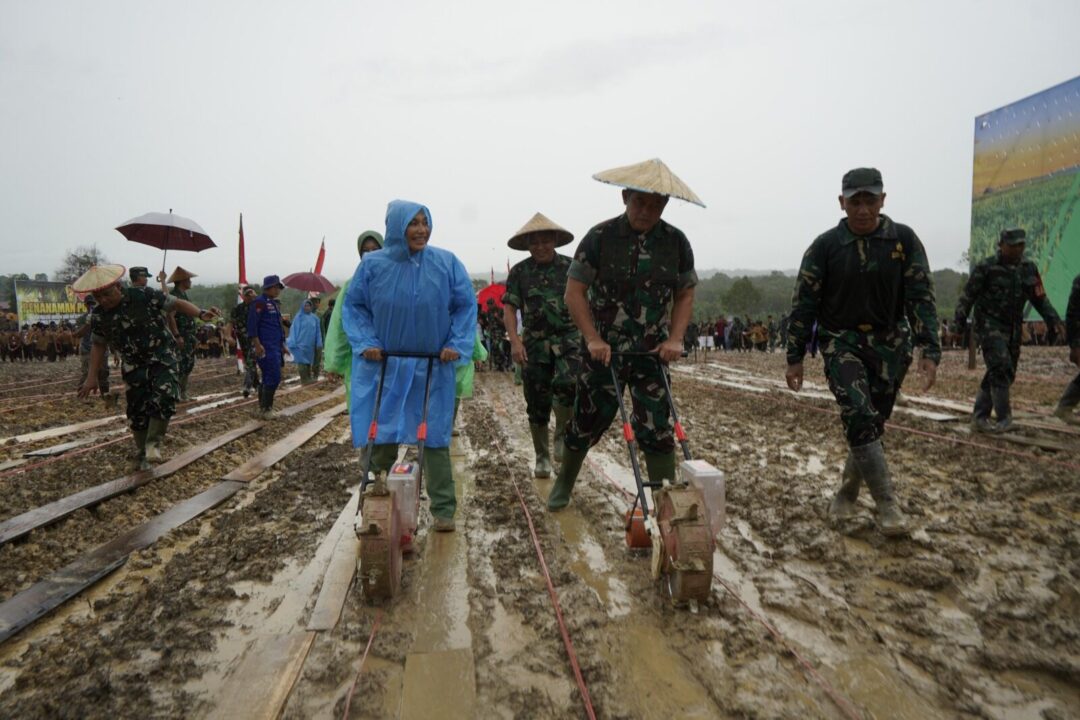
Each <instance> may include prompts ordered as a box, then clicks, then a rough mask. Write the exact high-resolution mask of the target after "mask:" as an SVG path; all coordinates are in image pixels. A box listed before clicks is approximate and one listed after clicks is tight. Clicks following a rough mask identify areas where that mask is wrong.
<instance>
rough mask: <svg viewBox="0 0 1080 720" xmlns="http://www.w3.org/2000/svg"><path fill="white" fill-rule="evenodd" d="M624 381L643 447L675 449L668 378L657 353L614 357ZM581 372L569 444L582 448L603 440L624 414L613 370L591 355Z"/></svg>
mask: <svg viewBox="0 0 1080 720" xmlns="http://www.w3.org/2000/svg"><path fill="white" fill-rule="evenodd" d="M611 361H612V363H615V364H616V365H617V369H618V374H619V384H620V385H621V386H622V387H624V388H629V389H630V404H631V413H630V426H631V427H632V428H633V430H634V435H635V436H636V437H637V441H638V444H639V445H640V446H641V449H642V450H644V451H645V452H648V453H670V452H672V451H674V449H675V433H674V430H673V427H672V424H671V411H670V410H669V409H668V401H667V398H666V397H664V381H663V379H662V378H661V377H660V368H659V366H658V365H657V363H656V360H655V359H654V358H652V357H626V358H612V360H611ZM582 367H583V372H582V373H581V374H580V375H579V376H578V381H577V394H576V397H575V399H574V417H573V419H572V420H571V421H570V424H569V427H568V428H567V430H566V440H565V443H566V447H567V448H569V449H570V450H574V451H577V452H582V451H584V450H588V449H589V448H590V447H592V446H593V445H595V444H596V443H598V442H600V438H601V437H603V435H604V432H605V431H606V430H607V429H608V427H610V426H611V422H612V420H614V419H615V416H616V415H617V414H618V412H619V404H618V398H617V397H616V396H615V383H614V382H613V381H612V379H611V368H608V367H604V366H603V365H601V364H600V363H597V362H594V361H593V360H592V359H591V358H586V359H585V360H584V361H583V362H582Z"/></svg>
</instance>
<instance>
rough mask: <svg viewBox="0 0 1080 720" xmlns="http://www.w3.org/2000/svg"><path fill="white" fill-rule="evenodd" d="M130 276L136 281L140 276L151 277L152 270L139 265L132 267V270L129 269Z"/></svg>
mask: <svg viewBox="0 0 1080 720" xmlns="http://www.w3.org/2000/svg"><path fill="white" fill-rule="evenodd" d="M128 277H130V278H131V280H132V281H133V282H134V281H135V280H138V279H139V278H144V277H146V278H148V277H150V271H149V270H147V269H146V268H144V267H141V266H138V265H137V266H135V267H133V268H131V269H130V270H128Z"/></svg>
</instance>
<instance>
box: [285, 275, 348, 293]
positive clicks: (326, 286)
mask: <svg viewBox="0 0 1080 720" xmlns="http://www.w3.org/2000/svg"><path fill="white" fill-rule="evenodd" d="M281 284H282V285H284V286H285V287H288V288H292V289H294V290H306V291H307V292H315V293H330V292H334V291H335V290H337V288H336V287H334V283H332V282H330V281H329V280H327V279H326V278H325V277H324V276H322V275H320V274H319V273H314V272H300V273H293V274H292V275H286V276H285V277H284V278H282V280H281Z"/></svg>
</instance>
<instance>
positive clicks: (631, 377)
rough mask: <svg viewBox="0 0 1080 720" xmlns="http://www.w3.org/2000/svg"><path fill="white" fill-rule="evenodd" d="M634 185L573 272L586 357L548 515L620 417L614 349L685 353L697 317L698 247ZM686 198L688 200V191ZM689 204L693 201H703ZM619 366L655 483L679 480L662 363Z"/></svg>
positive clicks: (634, 360) (672, 355)
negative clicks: (692, 320) (690, 327)
mask: <svg viewBox="0 0 1080 720" xmlns="http://www.w3.org/2000/svg"><path fill="white" fill-rule="evenodd" d="M652 163H659V161H649V162H647V163H642V164H641V165H640V166H635V167H636V168H641V169H644V170H646V171H647V170H648V166H649V165H650V164H652ZM663 169H664V171H665V174H666V176H667V177H671V178H673V179H674V180H676V181H677V182H678V183H679V185H680V186H681V187H685V186H683V185H682V182H681V181H678V180H677V179H675V178H674V176H673V175H672V174H671V173H670V171H669V170H667V168H666V167H664V168H663ZM598 179H602V178H598ZM643 179H645V180H648V178H647V177H645V178H643ZM612 182H613V184H621V183H616V182H614V181H612ZM627 184H630V183H627ZM634 184H635V185H637V187H639V188H642V189H637V190H635V189H627V190H624V191H623V193H622V199H623V203H624V205H625V207H626V211H625V212H624V213H623V214H622V215H619V216H618V217H616V218H612V219H611V220H606V221H604V222H602V223H600V224H599V225H597V226H595V227H593V228H592V229H591V230H589V232H588V233H587V234H586V235H585V237H584V238H582V240H581V242H580V243H579V244H578V247H577V250H576V251H575V253H574V261H573V262H572V263H571V265H570V270H569V273H568V279H567V281H566V305H567V307H568V308H569V310H570V316H571V317H572V318H573V320H574V324H576V325H577V326H578V329H579V330H581V333H582V335H583V337H584V341H585V343H586V349H587V354H586V355H585V356H584V362H583V371H582V372H581V374H580V375H579V377H578V383H577V391H576V396H575V403H574V415H573V418H572V420H571V421H570V424H569V427H568V429H567V431H566V439H565V450H564V453H563V461H562V465H561V466H560V468H559V473H558V476H557V477H556V479H555V483H554V485H553V487H552V489H551V493H550V494H549V495H548V500H547V507H548V509H549V510H559V509H561V508H563V507H566V505H567V504H569V502H570V494H571V492H572V491H573V488H574V483H575V482H576V480H577V476H578V473H579V472H580V471H581V466H582V464H583V463H584V462H585V457H586V455H587V453H588V450H589V448H590V447H592V446H593V445H595V444H596V443H597V442H599V441H600V438H601V437H602V436H603V434H604V432H605V431H606V430H607V429H608V427H609V426H610V425H611V422H612V420H614V419H615V414H616V413H617V412H618V398H617V397H616V396H615V386H614V382H613V380H612V377H611V370H610V369H609V365H610V363H611V362H612V352H613V351H615V352H634V353H656V355H658V356H659V359H660V360H661V361H662V362H664V363H668V362H671V361H673V360H675V359H676V358H678V357H680V356H681V355H682V352H683V338H684V337H685V334H686V327H687V325H688V324H689V322H690V317H691V315H692V314H693V308H694V287H695V286H696V285H697V273H696V272H695V270H694V253H693V250H692V249H691V247H690V242H689V241H688V240H687V239H686V236H685V235H684V234H683V233H682V231H681V230H679V229H678V228H676V227H674V226H672V225H669V224H668V223H666V222H664V221H663V220H661V219H660V217H661V215H662V214H663V212H664V208H665V207H666V205H667V201H668V199H669V196H670V193H665V194H661V193H660V192H656V191H655V190H656V188H655V187H645V185H646V184H647V183H645V182H642V183H634ZM685 192H686V193H690V191H689V188H686V189H685ZM690 195H691V196H692V193H690ZM693 197H694V198H695V200H692V202H698V203H699V204H700V201H697V200H696V196H693ZM617 369H618V375H619V379H620V384H621V385H623V386H624V387H628V388H629V389H630V399H631V404H632V418H631V426H632V428H633V431H634V433H635V435H636V437H637V441H638V443H639V444H640V446H641V449H642V451H643V453H644V456H645V466H646V470H647V473H648V477H649V481H650V482H662V481H663V480H665V479H666V480H672V481H673V480H675V439H674V434H673V429H672V424H671V417H670V411H669V409H668V404H667V399H666V398H665V397H664V384H663V381H662V378H661V375H660V373H661V372H662V370H661V368H660V365H659V364H658V363H657V361H656V357H653V356H636V357H635V356H623V357H621V358H617Z"/></svg>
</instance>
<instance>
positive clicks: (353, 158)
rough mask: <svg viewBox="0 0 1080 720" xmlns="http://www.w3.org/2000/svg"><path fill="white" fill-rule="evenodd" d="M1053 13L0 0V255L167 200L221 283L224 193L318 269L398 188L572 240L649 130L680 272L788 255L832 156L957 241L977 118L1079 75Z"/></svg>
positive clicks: (448, 233) (474, 234)
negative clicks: (681, 240) (671, 184)
mask: <svg viewBox="0 0 1080 720" xmlns="http://www.w3.org/2000/svg"><path fill="white" fill-rule="evenodd" d="M1077 28H1080V2H1077V1H1076V0H1061V1H1060V2H1058V1H1053V0H1043V1H1041V2H1038V3H1022V2H1016V0H1012V1H1011V2H1010V1H1004V2H997V1H995V2H953V1H949V2H944V1H940V0H939V1H937V2H906V3H897V2H860V3H852V2H843V3H841V2H823V1H821V0H818V1H817V2H798V1H792V2H782V3H781V2H776V3H767V2H762V3H720V2H677V1H672V0H669V1H668V2H665V3H657V2H631V1H629V0H618V1H615V2H588V1H586V0H577V1H576V2H552V1H550V0H549V1H547V2H542V3H516V2H505V1H502V2H471V1H470V2H445V0H444V1H442V2H431V3H415V2H404V1H403V2H396V3H389V2H386V3H370V2H357V1H355V0H353V1H350V2H310V3H287V4H286V3H274V2H266V1H262V0H260V1H259V2H239V1H232V0H230V1H229V2H183V3H179V2H173V3H165V2H151V1H147V0H136V1H132V2H122V3H121V2H110V1H108V0H99V1H97V2H65V3H60V2H49V1H48V0H39V1H36V2H20V1H18V0H0V168H2V171H0V219H2V222H0V233H2V247H3V252H2V260H0V273H2V274H9V273H13V272H26V273H31V274H32V273H34V272H48V273H49V274H50V276H51V275H52V272H53V271H54V270H55V269H56V267H57V266H58V265H59V264H60V261H61V259H62V257H63V255H64V253H65V252H66V251H67V250H68V249H70V248H73V247H75V246H77V245H80V244H90V243H96V244H97V245H98V246H99V248H100V249H101V250H103V251H104V252H105V254H106V255H107V256H108V258H109V259H110V260H112V261H114V262H120V263H123V264H124V265H128V266H131V265H140V264H142V265H149V266H151V267H154V266H155V264H156V265H157V266H158V267H160V264H161V253H160V251H157V250H153V249H151V248H147V247H145V246H141V245H135V244H131V243H128V242H126V241H125V240H124V238H123V237H122V236H121V235H120V234H119V233H117V232H116V231H115V230H114V229H113V228H115V227H116V226H117V225H119V224H121V223H122V222H123V221H125V220H127V219H130V218H132V217H134V216H137V215H141V214H143V213H146V212H150V211H162V212H164V211H168V210H169V208H173V209H174V210H175V212H176V213H178V214H180V215H184V216H186V217H190V218H192V219H194V220H195V221H196V222H198V223H199V224H200V225H202V226H203V227H204V228H205V229H206V230H207V231H208V232H209V233H210V235H211V236H212V237H213V238H214V240H215V241H216V242H217V244H218V246H219V247H218V248H217V249H215V250H210V251H206V252H203V253H200V254H197V255H196V254H191V253H171V254H170V256H169V267H170V269H171V268H172V267H173V266H174V264H175V263H176V262H179V263H180V264H182V265H183V266H184V267H186V268H188V269H190V270H193V271H194V272H196V273H198V274H199V275H200V277H201V279H202V280H203V281H206V282H225V281H232V280H235V279H236V244H237V224H238V217H239V214H240V213H241V212H243V213H244V230H245V236H246V239H247V245H248V270H249V279H255V277H256V276H258V277H261V276H262V275H264V274H267V273H271V272H273V273H280V274H282V275H284V274H287V273H290V272H296V271H301V270H308V269H310V268H311V266H312V265H313V264H314V261H315V256H316V253H317V251H318V246H319V241H320V239H321V238H322V237H323V236H324V235H325V236H326V244H327V263H326V268H325V274H327V275H328V276H329V277H331V278H332V279H335V280H338V279H343V278H345V277H347V276H349V275H351V273H352V271H353V268H354V266H355V262H356V249H355V248H356V244H355V240H356V236H357V235H358V234H359V233H360V232H361V231H363V230H365V229H368V228H373V229H377V230H380V231H381V230H382V229H383V219H384V215H385V208H386V203H387V202H388V201H389V200H391V199H394V198H399V197H400V198H407V199H411V200H416V201H419V202H423V203H425V204H427V205H428V206H429V207H430V208H431V212H432V216H433V220H434V232H433V234H432V244H434V245H439V246H442V247H446V248H449V249H451V250H453V251H454V252H456V253H457V254H458V256H459V257H460V258H461V259H462V260H463V261H464V263H465V265H466V267H468V268H469V270H470V271H471V272H487V271H488V270H489V268H490V267H492V266H494V267H495V269H496V270H505V268H506V263H507V260H508V259H509V260H510V262H511V263H513V262H516V261H517V260H519V259H521V258H522V257H524V255H523V254H522V253H516V252H514V251H512V250H509V249H508V248H507V247H506V240H507V238H509V236H510V235H512V234H513V233H514V232H515V231H516V230H517V229H518V228H519V227H520V226H521V225H522V224H524V223H525V221H527V220H528V219H529V218H530V217H531V216H532V214H533V213H534V212H536V211H538V210H539V211H542V212H544V213H545V214H547V215H548V216H549V217H551V218H552V219H553V220H555V221H556V222H558V223H560V224H562V225H563V226H565V227H566V228H567V229H569V230H570V231H572V232H573V233H574V234H575V236H576V238H580V237H581V236H582V235H583V234H584V233H585V231H586V230H588V228H589V227H591V226H592V225H594V224H596V223H597V222H599V221H601V220H603V219H606V218H609V217H613V216H615V215H617V214H619V212H621V210H622V205H621V201H620V198H619V193H618V190H617V189H616V188H613V187H611V186H608V185H603V184H601V183H598V182H596V181H594V180H592V179H591V175H592V174H593V173H595V172H598V171H600V170H605V169H608V168H611V167H615V166H619V165H626V164H630V163H634V162H637V161H640V160H645V159H648V158H651V157H660V158H662V159H663V160H664V161H665V162H666V163H667V164H668V165H669V167H671V169H672V170H673V171H674V172H675V173H676V174H677V175H679V177H681V178H682V179H683V180H684V181H685V182H686V183H687V184H688V185H689V186H690V187H691V188H693V189H694V191H695V192H696V193H697V194H698V195H699V196H700V197H701V198H702V199H703V200H704V202H705V203H706V205H708V207H707V208H706V209H701V208H699V207H696V206H692V205H688V204H686V203H681V202H677V201H672V202H671V203H670V204H669V206H668V209H667V211H666V212H665V215H664V217H665V219H666V220H668V221H669V222H671V223H673V224H674V225H676V226H678V227H680V228H682V229H683V230H684V231H685V232H686V234H687V236H688V237H689V238H690V241H691V243H692V245H693V247H694V252H695V255H696V258H697V266H698V268H699V269H707V268H753V269H769V268H775V269H791V268H795V267H797V266H798V263H799V259H800V257H801V255H802V252H803V250H804V249H805V248H806V246H807V245H808V244H809V242H810V241H811V240H812V239H813V238H814V237H815V236H816V235H817V234H818V233H820V232H821V231H823V230H825V229H826V228H827V227H829V226H831V225H833V224H834V223H835V222H836V221H837V219H838V217H839V210H838V208H837V201H836V196H837V194H838V192H839V186H840V177H841V175H842V174H843V173H844V171H846V170H847V169H849V168H851V167H854V166H859V165H873V166H876V167H878V168H880V169H881V170H882V172H883V174H884V178H885V187H886V192H887V193H888V199H887V201H886V212H887V213H889V214H890V215H891V216H892V217H893V218H894V219H896V220H898V221H900V222H904V223H907V224H909V225H911V226H912V227H914V228H915V230H916V232H917V233H918V234H919V236H920V237H921V238H922V240H923V242H924V243H925V244H926V247H927V250H928V252H929V256H930V262H931V265H932V267H934V268H941V267H955V266H957V263H958V260H959V258H960V255H961V253H962V252H963V251H964V249H965V248H966V247H967V243H968V235H969V223H970V211H971V203H970V197H971V167H972V135H973V126H974V119H975V116H976V115H978V114H980V113H983V112H985V111H988V110H992V109H994V108H997V107H1000V106H1002V105H1005V104H1008V103H1010V102H1012V101H1014V100H1017V99H1019V98H1021V97H1023V96H1025V95H1029V94H1031V93H1035V92H1038V91H1040V90H1043V89H1045V88H1047V87H1049V86H1051V85H1055V84H1057V83H1060V82H1063V81H1065V80H1068V79H1070V78H1072V77H1075V76H1076V75H1077V74H1080V43H1078V42H1077V40H1076V29H1077ZM571 247H572V246H571ZM569 250H570V248H568V249H567V251H569ZM196 282H198V281H196Z"/></svg>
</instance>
